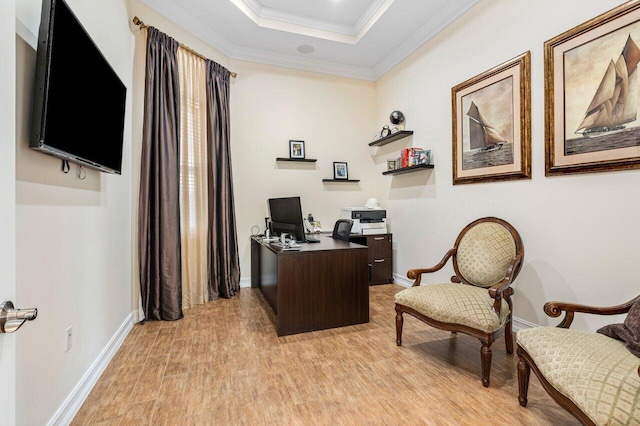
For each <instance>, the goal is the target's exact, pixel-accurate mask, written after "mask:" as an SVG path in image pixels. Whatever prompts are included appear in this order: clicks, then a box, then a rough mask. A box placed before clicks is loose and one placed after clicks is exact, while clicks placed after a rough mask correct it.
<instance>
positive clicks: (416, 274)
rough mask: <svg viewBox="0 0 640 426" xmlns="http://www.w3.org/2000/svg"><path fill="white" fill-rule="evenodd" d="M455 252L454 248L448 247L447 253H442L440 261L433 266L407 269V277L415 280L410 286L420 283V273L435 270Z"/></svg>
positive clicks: (441, 266) (444, 263) (445, 262)
mask: <svg viewBox="0 0 640 426" xmlns="http://www.w3.org/2000/svg"><path fill="white" fill-rule="evenodd" d="M455 253H456V249H455V248H452V249H449V251H448V252H447V254H445V255H444V257H443V258H442V260H441V261H440V263H438V264H437V265H436V266H433V267H431V268H426V269H409V271H407V278H411V279H412V280H415V281H414V282H413V285H412V287H416V286H419V285H420V281H421V280H422V274H428V273H431V272H436V271H439V270H440V269H442V268H443V267H444V265H446V264H447V260H449V258H450V257H452V256H453V255H454V254H455Z"/></svg>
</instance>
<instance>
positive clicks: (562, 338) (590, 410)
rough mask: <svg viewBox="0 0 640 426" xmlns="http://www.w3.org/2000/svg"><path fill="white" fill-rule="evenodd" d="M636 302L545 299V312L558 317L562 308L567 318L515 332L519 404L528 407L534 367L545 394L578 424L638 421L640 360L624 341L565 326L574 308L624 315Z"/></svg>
mask: <svg viewBox="0 0 640 426" xmlns="http://www.w3.org/2000/svg"><path fill="white" fill-rule="evenodd" d="M637 301H640V296H638V297H636V298H635V299H633V300H631V301H629V302H627V303H624V304H622V305H618V306H612V307H606V308H605V307H600V308H597V307H592V306H583V305H574V304H571V303H561V302H547V303H546V304H545V305H544V311H545V313H546V314H547V315H549V316H552V317H558V316H560V314H561V313H562V312H565V317H564V319H563V321H562V322H561V323H560V324H559V325H558V327H536V328H532V329H528V330H522V331H519V332H518V335H517V340H518V358H519V361H518V388H519V395H518V400H519V401H520V405H522V406H523V407H526V406H527V391H528V388H529V375H530V372H531V370H533V371H534V373H535V374H536V376H537V377H538V379H539V380H540V383H542V386H543V387H544V389H545V390H546V391H547V393H548V394H549V395H550V396H551V397H552V398H553V399H554V400H555V401H556V402H557V403H558V404H559V405H560V406H561V407H562V408H564V409H565V410H567V411H568V412H569V413H571V414H572V415H573V416H574V417H575V418H577V419H578V420H580V422H582V424H584V425H638V424H640V377H639V375H640V368H639V367H638V365H640V359H638V357H637V356H635V355H633V354H632V353H631V352H630V351H629V350H627V348H626V347H625V343H624V342H623V341H620V340H615V339H612V338H610V337H607V336H605V335H602V334H599V333H594V332H589V331H582V330H571V329H569V326H570V325H571V322H572V321H573V317H574V314H575V313H576V312H582V313H590V314H598V315H615V314H624V313H627V312H629V310H630V309H631V308H632V306H633V304H634V302H637ZM637 337H638V336H636V338H637Z"/></svg>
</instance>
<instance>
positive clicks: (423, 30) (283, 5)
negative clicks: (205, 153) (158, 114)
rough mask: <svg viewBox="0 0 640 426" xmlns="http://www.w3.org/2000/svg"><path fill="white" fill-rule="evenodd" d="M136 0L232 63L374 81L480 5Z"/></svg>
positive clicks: (439, 0) (469, 1) (389, 0)
mask: <svg viewBox="0 0 640 426" xmlns="http://www.w3.org/2000/svg"><path fill="white" fill-rule="evenodd" d="M141 1H142V2H143V3H145V4H147V5H148V6H149V7H151V8H153V9H155V10H156V11H157V12H159V13H161V14H162V15H164V16H165V17H167V18H168V19H170V20H172V21H173V22H175V23H176V24H178V25H179V26H181V27H182V28H184V29H185V30H187V31H189V32H191V33H192V34H193V35H194V36H196V37H198V38H200V39H201V40H203V41H204V42H206V43H208V44H210V45H211V46H213V47H215V48H216V49H218V50H220V51H222V52H223V53H224V54H226V55H227V56H229V57H231V58H234V59H241V60H247V61H253V62H261V63H267V64H272V65H280V66H285V67H290V68H297V69H303V70H310V71H316V72H323V73H328V74H336V75H341V76H346V77H352V78H359V79H363V80H371V81H374V80H377V79H378V78H380V77H381V76H382V75H384V74H385V73H386V72H388V71H389V70H390V69H391V68H393V67H394V66H395V65H397V64H398V63H399V62H401V61H402V60H403V59H404V58H406V57H407V56H408V55H409V54H411V52H413V51H414V50H415V49H417V48H418V47H420V46H421V45H422V44H424V43H425V42H426V41H427V40H429V39H430V38H431V37H433V36H434V35H436V34H437V33H438V32H440V31H442V29H444V28H445V27H446V26H447V25H449V24H450V23H451V22H453V21H454V20H455V19H457V18H458V17H459V16H461V15H462V14H463V13H464V12H466V11H467V10H468V9H469V8H470V7H472V6H473V5H474V4H476V3H477V2H478V1H479V0H429V1H424V0H215V1H202V0H141ZM141 18H142V19H143V20H144V17H142V16H141Z"/></svg>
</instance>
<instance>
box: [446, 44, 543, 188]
mask: <svg viewBox="0 0 640 426" xmlns="http://www.w3.org/2000/svg"><path fill="white" fill-rule="evenodd" d="M451 104H452V114H453V184H454V185H458V184H468V183H479V182H494V181H506V180H516V179H530V178H531V52H529V51H527V52H525V53H523V54H521V55H519V56H516V57H515V58H513V59H510V60H509V61H507V62H505V63H503V64H500V65H498V66H497V67H494V68H492V69H490V70H488V71H485V72H483V73H482V74H479V75H477V76H475V77H473V78H471V79H469V80H467V81H465V82H464V83H460V84H458V85H457V86H455V87H453V88H452V89H451Z"/></svg>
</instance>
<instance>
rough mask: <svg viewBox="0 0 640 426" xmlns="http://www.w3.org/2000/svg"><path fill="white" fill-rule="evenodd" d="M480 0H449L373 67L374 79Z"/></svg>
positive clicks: (390, 68) (389, 69)
mask: <svg viewBox="0 0 640 426" xmlns="http://www.w3.org/2000/svg"><path fill="white" fill-rule="evenodd" d="M479 1H480V0H465V1H460V2H450V3H449V5H448V7H447V8H446V9H444V10H442V11H440V13H438V14H437V15H435V16H433V18H431V19H430V20H429V21H428V22H426V23H425V24H424V25H423V26H422V27H420V29H418V31H416V32H415V33H414V34H413V35H412V36H411V37H409V38H408V39H407V40H405V41H404V42H403V43H402V44H401V45H400V46H398V48H397V49H395V50H394V51H393V52H391V54H389V55H388V56H387V57H386V58H384V59H383V60H382V61H380V62H379V63H378V64H377V65H376V66H375V67H373V70H372V71H373V75H374V79H375V80H378V79H379V78H381V77H382V76H384V75H385V74H386V73H388V72H389V71H391V70H392V69H393V68H394V67H395V66H396V65H398V64H399V63H400V62H402V61H403V60H405V59H406V58H407V57H408V56H409V55H411V54H412V53H413V52H415V51H416V50H417V49H418V48H420V47H421V46H422V45H423V44H425V43H426V42H427V41H429V40H430V39H432V38H433V37H435V36H436V35H437V34H438V33H439V32H440V31H442V30H443V29H445V27H446V26H447V25H449V24H451V23H452V22H453V21H455V20H456V19H458V18H459V17H460V16H461V15H462V14H464V13H465V12H466V11H467V10H469V9H471V8H472V7H473V6H474V5H475V4H476V3H478V2H479Z"/></svg>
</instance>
